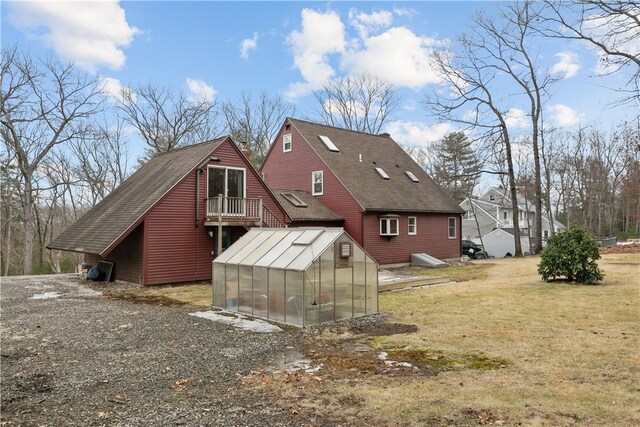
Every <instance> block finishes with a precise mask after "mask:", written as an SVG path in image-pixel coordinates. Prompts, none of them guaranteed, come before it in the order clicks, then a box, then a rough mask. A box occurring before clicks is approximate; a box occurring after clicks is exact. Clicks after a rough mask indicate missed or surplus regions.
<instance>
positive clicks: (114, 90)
mask: <svg viewBox="0 0 640 427" xmlns="http://www.w3.org/2000/svg"><path fill="white" fill-rule="evenodd" d="M98 81H99V82H100V85H101V86H102V89H101V92H102V93H104V94H105V95H107V96H108V97H109V99H110V100H111V101H113V102H116V101H120V102H122V101H123V100H124V99H123V97H124V94H125V92H129V93H130V94H131V97H132V98H133V102H136V98H137V97H136V94H135V93H133V92H132V91H131V89H129V88H128V87H125V86H122V83H120V80H118V79H114V78H112V77H98Z"/></svg>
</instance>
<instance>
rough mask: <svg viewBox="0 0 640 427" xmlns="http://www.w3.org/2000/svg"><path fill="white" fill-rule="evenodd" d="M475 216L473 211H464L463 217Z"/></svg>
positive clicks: (471, 217)
mask: <svg viewBox="0 0 640 427" xmlns="http://www.w3.org/2000/svg"><path fill="white" fill-rule="evenodd" d="M475 217H476V216H475V214H474V213H473V211H466V212H465V213H464V216H463V218H464V219H474V218H475Z"/></svg>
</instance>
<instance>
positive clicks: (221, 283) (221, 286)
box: [213, 264, 226, 308]
mask: <svg viewBox="0 0 640 427" xmlns="http://www.w3.org/2000/svg"><path fill="white" fill-rule="evenodd" d="M225 286H226V280H225V265H224V264H214V265H213V306H214V307H219V308H225V305H226V302H225V295H224V294H225Z"/></svg>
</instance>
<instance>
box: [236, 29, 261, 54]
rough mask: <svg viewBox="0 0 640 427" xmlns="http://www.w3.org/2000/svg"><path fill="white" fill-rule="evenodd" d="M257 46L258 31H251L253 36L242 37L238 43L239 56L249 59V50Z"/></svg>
mask: <svg viewBox="0 0 640 427" xmlns="http://www.w3.org/2000/svg"><path fill="white" fill-rule="evenodd" d="M257 47H258V33H253V38H251V39H244V40H242V43H240V58H242V59H249V52H251V51H252V50H255V49H256V48H257Z"/></svg>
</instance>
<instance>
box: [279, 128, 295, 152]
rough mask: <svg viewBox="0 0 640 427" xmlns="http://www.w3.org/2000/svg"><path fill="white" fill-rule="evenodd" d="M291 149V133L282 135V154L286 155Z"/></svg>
mask: <svg viewBox="0 0 640 427" xmlns="http://www.w3.org/2000/svg"><path fill="white" fill-rule="evenodd" d="M287 137H288V138H287ZM287 143H288V144H289V149H288V150H287ZM292 149H293V137H292V136H291V133H285V134H284V135H282V152H283V153H288V152H290V151H291V150H292Z"/></svg>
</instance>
